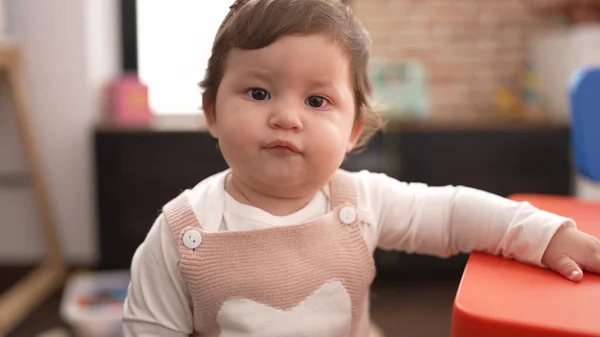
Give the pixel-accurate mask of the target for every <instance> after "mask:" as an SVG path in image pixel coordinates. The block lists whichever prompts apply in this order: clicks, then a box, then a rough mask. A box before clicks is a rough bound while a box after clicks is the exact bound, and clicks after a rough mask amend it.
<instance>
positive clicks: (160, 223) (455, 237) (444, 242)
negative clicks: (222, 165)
mask: <svg viewBox="0 0 600 337" xmlns="http://www.w3.org/2000/svg"><path fill="white" fill-rule="evenodd" d="M369 51H370V40H369V36H368V34H367V32H366V31H365V29H364V28H363V27H362V26H361V24H360V23H359V21H358V20H357V18H356V17H355V16H354V14H353V13H352V11H351V10H350V9H349V8H348V6H347V5H345V4H343V3H341V2H340V1H339V0H249V1H237V2H236V3H235V4H234V5H233V6H232V7H231V10H230V12H229V14H228V15H227V17H226V18H225V20H224V21H223V23H222V25H221V27H220V29H219V31H218V33H217V36H216V39H215V41H214V45H213V49H212V56H211V57H210V60H209V63H208V69H207V73H206V77H205V79H204V80H203V81H202V83H201V85H202V88H203V89H204V94H203V109H204V113H205V116H206V120H207V123H208V127H209V131H210V133H211V135H212V136H214V137H215V138H216V139H218V142H219V148H220V150H221V152H222V154H223V157H224V158H225V160H226V161H227V163H228V166H229V169H227V170H226V171H224V172H221V173H218V174H216V175H214V176H212V177H209V178H207V179H205V180H203V181H202V182H200V183H199V184H198V185H197V186H195V187H194V188H192V189H191V190H187V191H184V192H183V193H182V194H180V195H179V196H177V197H176V198H174V199H173V200H172V201H170V202H169V203H168V204H166V205H165V206H164V208H163V212H162V214H161V215H160V216H159V217H158V218H157V220H156V222H155V223H154V225H153V226H152V228H151V230H150V232H149V233H148V236H147V237H146V239H145V241H144V242H143V243H142V244H141V245H140V247H139V248H138V250H137V251H136V253H135V256H134V258H133V262H132V267H131V273H132V274H131V277H132V279H131V284H130V287H129V291H128V296H127V300H126V303H125V306H124V317H123V325H124V334H125V336H163V337H169V336H173V337H175V336H177V337H183V336H189V335H196V336H210V337H216V336H221V337H234V336H235V337H259V336H260V337H265V336H268V337H270V336H277V337H281V336H290V337H291V336H295V337H298V336H306V337H308V336H310V337H335V336H339V337H342V336H343V337H347V336H356V337H366V336H369V322H370V318H369V288H370V286H371V283H372V281H373V278H374V276H375V264H374V260H373V257H372V256H373V252H374V250H375V249H376V248H381V249H386V250H397V251H403V252H408V253H418V254H430V255H434V256H439V257H449V256H452V255H456V254H458V253H460V252H465V253H468V252H471V251H475V250H476V251H482V252H487V253H490V254H496V255H500V256H503V257H505V258H512V259H516V260H518V261H521V262H523V263H528V264H532V265H537V266H540V267H548V268H550V269H552V270H555V271H557V272H558V273H560V274H562V275H563V276H565V277H566V278H568V279H570V280H572V281H579V280H581V278H582V277H583V273H582V269H587V270H590V271H592V272H599V271H600V244H599V241H598V240H597V239H596V238H594V237H592V236H589V235H587V234H585V233H583V232H580V231H578V230H577V229H576V227H575V224H574V222H573V221H572V220H570V219H567V218H564V217H561V216H558V215H555V214H550V213H547V212H545V211H542V210H538V209H536V208H534V207H533V206H531V205H530V204H528V203H517V202H514V201H511V200H508V199H505V198H501V197H498V196H495V195H492V194H489V193H486V192H483V191H479V190H475V189H471V188H466V187H453V186H446V187H428V186H425V185H423V184H416V183H415V184H407V183H403V182H400V181H397V180H395V179H393V178H390V177H388V176H386V175H384V174H380V173H371V172H367V171H361V172H353V173H351V172H346V171H343V170H341V169H340V165H341V163H342V161H343V160H344V157H345V156H346V155H347V154H348V153H350V152H352V151H353V150H354V149H356V148H358V147H361V146H363V145H365V144H366V143H367V142H368V140H369V138H370V137H371V136H372V135H373V134H374V132H376V131H377V130H379V129H380V128H381V127H382V121H381V118H380V117H379V116H378V115H377V114H376V113H375V112H374V111H373V110H372V109H371V108H370V105H369V98H370V95H371V86H370V82H369V77H368V73H367V64H368V61H369ZM190 155H191V156H193V155H194V154H193V153H190Z"/></svg>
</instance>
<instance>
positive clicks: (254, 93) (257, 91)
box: [246, 88, 271, 101]
mask: <svg viewBox="0 0 600 337" xmlns="http://www.w3.org/2000/svg"><path fill="white" fill-rule="evenodd" d="M246 93H247V94H248V95H249V96H250V97H251V98H252V99H253V100H255V101H266V100H268V99H270V98H271V95H270V94H269V93H268V92H267V91H266V90H264V89H261V88H252V89H248V90H247V91H246Z"/></svg>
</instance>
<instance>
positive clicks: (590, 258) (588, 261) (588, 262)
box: [581, 238, 600, 273]
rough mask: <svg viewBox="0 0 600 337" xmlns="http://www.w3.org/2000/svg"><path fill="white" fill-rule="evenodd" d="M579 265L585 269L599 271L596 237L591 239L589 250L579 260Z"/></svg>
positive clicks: (599, 262) (599, 246) (599, 259)
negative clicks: (582, 258) (583, 257)
mask: <svg viewBox="0 0 600 337" xmlns="http://www.w3.org/2000/svg"><path fill="white" fill-rule="evenodd" d="M581 266H582V267H583V269H585V270H587V271H590V272H593V273H600V241H598V240H597V239H596V238H594V239H593V240H591V244H590V250H589V251H588V254H587V255H586V257H585V259H584V261H581Z"/></svg>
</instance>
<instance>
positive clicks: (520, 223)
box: [358, 171, 575, 266]
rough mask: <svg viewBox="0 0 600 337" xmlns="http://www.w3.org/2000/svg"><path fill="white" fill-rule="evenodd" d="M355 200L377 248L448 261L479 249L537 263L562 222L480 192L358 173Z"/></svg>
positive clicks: (568, 223)
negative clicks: (372, 227)
mask: <svg viewBox="0 0 600 337" xmlns="http://www.w3.org/2000/svg"><path fill="white" fill-rule="evenodd" d="M358 180H359V191H361V192H360V193H359V200H360V199H361V197H360V194H362V198H364V199H363V200H364V202H365V203H366V205H367V207H368V208H369V209H370V212H371V214H373V222H374V223H375V224H376V225H377V226H378V227H377V235H378V239H377V246H378V247H379V248H382V249H385V250H398V251H404V252H407V253H417V254H427V255H434V256H439V257H449V256H452V255H456V254H458V253H461V252H462V253H470V252H472V251H481V252H486V253H490V254H494V255H500V256H503V257H505V258H514V259H516V260H519V261H521V262H525V263H529V264H534V265H539V266H543V265H542V262H541V260H542V257H543V254H544V252H545V250H546V247H547V246H548V244H549V243H550V240H551V239H552V237H553V235H554V233H555V232H556V231H557V230H558V229H559V228H560V227H561V226H563V225H564V226H575V223H574V222H573V221H572V220H571V219H568V218H565V217H562V216H558V215H556V214H551V213H549V212H545V211H543V210H539V209H537V208H535V207H533V206H532V205H531V204H529V203H527V202H516V201H513V200H510V199H507V198H503V197H500V196H497V195H494V194H491V193H487V192H484V191H481V190H477V189H473V188H468V187H462V186H441V187H430V186H427V185H425V184H420V183H410V184H409V183H404V182H400V181H398V180H396V179H393V178H391V177H388V176H386V175H385V174H380V173H370V172H366V171H363V172H360V173H358Z"/></svg>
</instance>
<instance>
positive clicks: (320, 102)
mask: <svg viewBox="0 0 600 337" xmlns="http://www.w3.org/2000/svg"><path fill="white" fill-rule="evenodd" d="M327 103H328V102H327V99H326V98H325V97H322V96H310V97H309V98H307V99H306V104H307V105H308V106H310V107H311V108H322V107H324V106H325V105H327Z"/></svg>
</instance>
